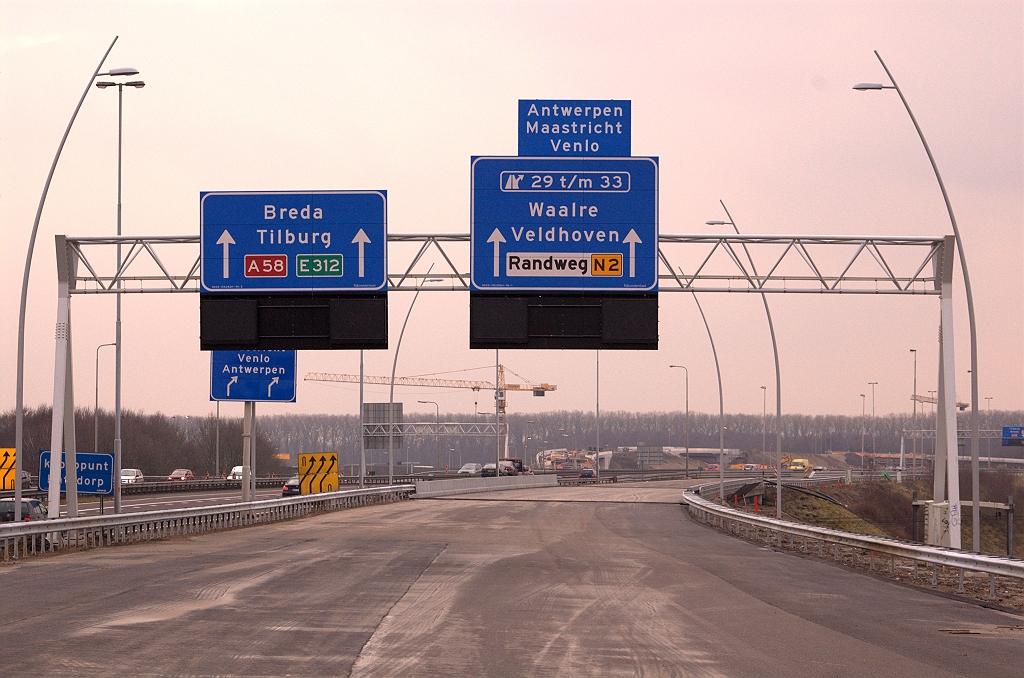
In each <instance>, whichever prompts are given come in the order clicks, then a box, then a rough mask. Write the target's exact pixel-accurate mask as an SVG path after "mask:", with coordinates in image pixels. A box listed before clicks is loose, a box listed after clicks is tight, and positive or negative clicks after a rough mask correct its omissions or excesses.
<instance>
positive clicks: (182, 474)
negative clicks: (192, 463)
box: [167, 468, 196, 481]
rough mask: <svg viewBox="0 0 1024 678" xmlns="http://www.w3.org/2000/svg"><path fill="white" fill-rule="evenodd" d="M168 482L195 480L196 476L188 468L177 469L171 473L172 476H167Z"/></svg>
mask: <svg viewBox="0 0 1024 678" xmlns="http://www.w3.org/2000/svg"><path fill="white" fill-rule="evenodd" d="M167 479H168V480H181V481H185V480H195V479H196V474H195V473H193V472H192V469H187V468H176V469H174V470H173V471H171V473H170V475H168V476H167Z"/></svg>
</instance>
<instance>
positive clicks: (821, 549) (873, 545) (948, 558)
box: [684, 478, 1024, 597]
mask: <svg viewBox="0 0 1024 678" xmlns="http://www.w3.org/2000/svg"><path fill="white" fill-rule="evenodd" d="M758 481H759V479H758V478H746V479H742V480H730V481H729V482H727V483H725V495H726V496H729V493H730V492H735V491H736V490H738V489H739V488H740V487H742V486H744V485H745V484H749V483H751V482H758ZM832 482H834V481H832ZM718 489H719V488H718V484H717V483H711V484H708V485H701V486H699V487H695V488H692V489H689V490H687V491H686V493H685V495H684V496H685V499H684V501H685V502H686V503H687V505H688V507H689V511H690V514H691V515H692V516H694V517H695V518H697V519H698V520H701V521H703V522H705V523H708V524H709V525H712V526H713V527H716V528H719V529H723V530H725V531H727V532H729V533H730V534H735V535H737V536H741V537H746V538H753V539H754V540H755V541H761V540H762V539H763V541H765V542H766V543H767V544H769V545H771V544H772V543H773V539H774V543H775V544H776V545H778V546H779V547H784V546H783V541H782V540H783V537H788V539H789V543H790V547H793V540H794V539H799V540H802V544H801V546H800V550H801V551H803V552H804V553H806V552H807V551H808V546H811V547H814V546H817V549H818V555H819V557H824V555H825V552H826V551H830V552H831V557H832V558H834V559H835V560H839V559H840V547H847V548H850V549H854V551H853V553H854V557H856V555H855V554H856V552H857V551H858V550H859V551H861V552H866V553H868V554H869V557H873V556H874V555H876V554H879V553H881V554H886V555H889V556H892V557H894V558H906V559H908V560H911V561H914V562H915V563H917V562H921V563H928V564H931V565H933V566H944V567H952V568H957V569H959V570H961V578H960V583H961V590H962V585H963V571H964V570H968V571H973V572H983V573H987V574H988V575H989V576H990V587H989V591H990V597H992V595H994V580H992V579H991V578H992V577H994V576H995V575H1001V576H1005V577H1015V578H1018V579H1024V559H1020V558H1011V557H1009V556H999V555H993V554H987V553H972V552H970V551H962V550H959V549H953V548H948V547H944V546H929V545H925V544H916V543H913V542H908V541H904V540H902V539H895V538H892V537H878V536H874V535H866V534H857V533H854V532H845V531H843V530H835V529H832V528H828V527H818V526H815V525H807V524H803V523H794V522H790V521H788V520H778V519H776V518H770V517H767V516H762V515H755V514H750V513H746V512H744V511H740V510H738V509H733V508H729V507H728V506H723V505H721V504H717V503H715V502H713V501H709V500H707V499H705V498H704V497H705V496H707V495H710V496H715V495H717V494H718ZM751 532H753V535H751ZM872 562H873V561H872ZM932 581H933V583H934V582H935V572H934V570H933V572H932Z"/></svg>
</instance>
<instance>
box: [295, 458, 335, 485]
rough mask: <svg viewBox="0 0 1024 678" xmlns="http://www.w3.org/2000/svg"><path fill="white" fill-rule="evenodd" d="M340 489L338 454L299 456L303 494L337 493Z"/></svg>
mask: <svg viewBox="0 0 1024 678" xmlns="http://www.w3.org/2000/svg"><path fill="white" fill-rule="evenodd" d="M337 489H338V453H337V452H315V453H311V454H300V455H299V491H300V492H301V493H302V494H316V493H317V492H335V491H337Z"/></svg>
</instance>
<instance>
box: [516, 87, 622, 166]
mask: <svg viewBox="0 0 1024 678" xmlns="http://www.w3.org/2000/svg"><path fill="white" fill-rule="evenodd" d="M631 129H632V126H631V114H630V102H629V101H628V100H621V99H598V100H589V99H588V100H579V99H520V100H519V155H520V156H537V155H541V156H544V155H546V156H555V157H566V156H570V157H571V156H604V157H612V158H628V157H629V156H631V155H632V152H631V150H630V147H631V144H630V137H631Z"/></svg>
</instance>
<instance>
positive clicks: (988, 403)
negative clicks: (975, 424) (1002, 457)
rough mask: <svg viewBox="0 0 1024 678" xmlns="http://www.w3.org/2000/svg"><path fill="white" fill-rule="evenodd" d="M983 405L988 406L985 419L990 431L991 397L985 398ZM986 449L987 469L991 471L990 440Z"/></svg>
mask: <svg viewBox="0 0 1024 678" xmlns="http://www.w3.org/2000/svg"><path fill="white" fill-rule="evenodd" d="M985 404H986V405H988V415H987V416H986V417H985V419H986V420H987V421H988V427H989V429H991V428H992V396H985ZM989 435H991V434H989ZM986 447H987V448H988V450H987V452H986V454H988V468H989V470H991V469H992V438H988V443H987V444H986Z"/></svg>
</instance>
